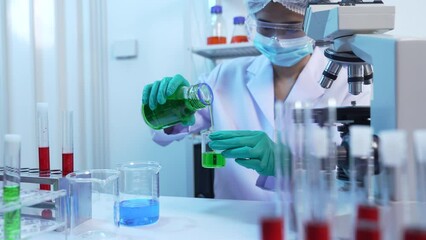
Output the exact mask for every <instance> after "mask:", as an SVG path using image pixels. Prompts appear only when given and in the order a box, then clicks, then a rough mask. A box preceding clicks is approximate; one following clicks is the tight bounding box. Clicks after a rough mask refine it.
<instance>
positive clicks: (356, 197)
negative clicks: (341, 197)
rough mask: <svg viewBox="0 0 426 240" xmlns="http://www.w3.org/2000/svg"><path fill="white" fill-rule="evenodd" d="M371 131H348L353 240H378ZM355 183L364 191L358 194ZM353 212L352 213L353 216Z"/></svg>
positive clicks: (358, 127)
mask: <svg viewBox="0 0 426 240" xmlns="http://www.w3.org/2000/svg"><path fill="white" fill-rule="evenodd" d="M371 152H372V131H371V128H370V127H369V126H355V125H354V126H351V127H350V153H351V156H350V163H349V164H350V181H351V199H352V204H353V207H354V217H355V219H356V220H355V219H354V221H355V222H354V227H355V231H354V233H355V239H364V238H365V237H367V236H368V237H371V239H377V238H379V239H380V236H381V230H380V218H379V208H378V207H377V206H376V205H375V200H374V192H373V184H372V182H373V175H374V159H373V158H372V157H371ZM358 181H361V182H362V184H361V185H362V186H363V187H364V191H361V190H360V191H358V188H357V187H358V186H357V185H358V184H357V183H358ZM355 209H356V212H355Z"/></svg>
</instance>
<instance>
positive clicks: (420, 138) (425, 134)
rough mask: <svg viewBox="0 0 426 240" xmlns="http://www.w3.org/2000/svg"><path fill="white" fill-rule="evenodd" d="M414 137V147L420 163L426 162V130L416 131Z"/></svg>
mask: <svg viewBox="0 0 426 240" xmlns="http://www.w3.org/2000/svg"><path fill="white" fill-rule="evenodd" d="M413 135H414V147H415V149H416V157H417V160H418V161H419V162H425V161H426V129H421V130H416V131H414V133H413Z"/></svg>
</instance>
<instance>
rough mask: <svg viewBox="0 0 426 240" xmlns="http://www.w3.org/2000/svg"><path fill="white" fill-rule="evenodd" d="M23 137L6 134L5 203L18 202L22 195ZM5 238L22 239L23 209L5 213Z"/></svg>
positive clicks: (8, 239)
mask: <svg viewBox="0 0 426 240" xmlns="http://www.w3.org/2000/svg"><path fill="white" fill-rule="evenodd" d="M20 152H21V138H20V136H19V135H14V134H7V135H6V136H5V151H4V176H3V203H5V204H8V203H9V204H10V203H13V202H16V203H18V202H19V197H20V180H21V177H20V167H21V157H20ZM3 230H4V239H5V240H15V239H21V210H20V209H17V210H12V211H9V212H6V213H4V229H3Z"/></svg>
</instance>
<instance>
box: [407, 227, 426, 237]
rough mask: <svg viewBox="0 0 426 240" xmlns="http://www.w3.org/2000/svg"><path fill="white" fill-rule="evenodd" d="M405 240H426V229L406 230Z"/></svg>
mask: <svg viewBox="0 0 426 240" xmlns="http://www.w3.org/2000/svg"><path fill="white" fill-rule="evenodd" d="M404 240H426V229H416V228H411V229H406V230H405V231H404Z"/></svg>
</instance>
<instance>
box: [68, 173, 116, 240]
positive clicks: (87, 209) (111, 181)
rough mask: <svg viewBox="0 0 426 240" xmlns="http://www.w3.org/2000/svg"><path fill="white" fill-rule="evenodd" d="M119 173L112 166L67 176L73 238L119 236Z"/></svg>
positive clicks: (108, 237)
mask: <svg viewBox="0 0 426 240" xmlns="http://www.w3.org/2000/svg"><path fill="white" fill-rule="evenodd" d="M119 174H120V172H119V171H118V170H113V169H93V170H87V171H78V172H73V173H70V174H68V175H67V176H66V178H67V180H68V183H69V192H68V194H69V204H70V206H69V207H70V209H69V211H70V229H69V232H68V235H69V237H70V239H72V240H75V239H85V240H87V239H90V240H92V239H93V240H107V239H108V240H109V239H118V238H117V233H116V231H117V228H118V226H119V224H118V218H119V217H118V213H119V212H118V200H119V198H118V194H119V191H118V177H119Z"/></svg>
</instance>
